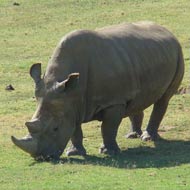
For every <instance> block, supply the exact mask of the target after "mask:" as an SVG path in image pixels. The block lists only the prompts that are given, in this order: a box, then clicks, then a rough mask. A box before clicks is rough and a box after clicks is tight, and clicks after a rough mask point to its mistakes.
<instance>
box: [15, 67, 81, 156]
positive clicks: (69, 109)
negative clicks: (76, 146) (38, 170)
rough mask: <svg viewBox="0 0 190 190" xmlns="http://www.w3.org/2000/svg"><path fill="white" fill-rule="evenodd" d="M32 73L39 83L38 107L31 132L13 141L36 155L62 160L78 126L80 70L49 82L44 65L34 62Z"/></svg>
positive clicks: (29, 126) (35, 80) (31, 122)
mask: <svg viewBox="0 0 190 190" xmlns="http://www.w3.org/2000/svg"><path fill="white" fill-rule="evenodd" d="M30 75H31V77H32V78H33V79H34V82H35V96H36V99H37V104H38V105H37V109H36V112H35V114H34V115H33V117H32V119H31V121H28V122H26V123H25V125H26V127H27V128H28V131H29V134H28V135H27V136H26V137H24V138H21V139H17V138H15V137H14V136H12V141H13V143H14V144H15V145H16V146H18V147H19V148H21V149H22V150H24V151H25V152H27V153H29V154H30V155H31V156H32V157H34V158H37V159H38V158H44V159H49V158H54V159H58V158H59V157H60V155H61V154H62V152H63V151H64V149H65V147H66V145H67V143H68V141H69V139H70V137H71V136H72V134H73V132H74V129H75V127H76V109H75V106H76V104H75V101H76V98H75V97H76V86H77V84H78V83H77V81H78V78H79V73H72V74H70V75H69V76H68V78H67V79H66V80H64V81H61V82H57V81H56V82H53V83H52V84H51V85H48V84H47V82H46V80H45V79H44V78H43V79H42V78H41V64H34V65H33V66H32V67H31V69H30Z"/></svg>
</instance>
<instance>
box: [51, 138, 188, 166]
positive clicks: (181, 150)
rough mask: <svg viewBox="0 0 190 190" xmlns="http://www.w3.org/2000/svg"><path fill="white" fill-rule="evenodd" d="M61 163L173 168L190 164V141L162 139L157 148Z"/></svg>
mask: <svg viewBox="0 0 190 190" xmlns="http://www.w3.org/2000/svg"><path fill="white" fill-rule="evenodd" d="M60 161H61V162H62V163H70V164H87V165H99V166H109V167H115V168H129V169H135V168H154V167H155V168H163V167H173V166H178V165H181V164H187V163H190V141H182V140H165V139H161V140H159V141H157V142H155V147H148V146H145V147H144V146H143V147H137V148H129V149H127V150H122V151H121V153H120V154H118V155H116V156H102V155H100V156H97V155H87V156H85V157H70V158H61V160H60ZM54 164H55V163H54Z"/></svg>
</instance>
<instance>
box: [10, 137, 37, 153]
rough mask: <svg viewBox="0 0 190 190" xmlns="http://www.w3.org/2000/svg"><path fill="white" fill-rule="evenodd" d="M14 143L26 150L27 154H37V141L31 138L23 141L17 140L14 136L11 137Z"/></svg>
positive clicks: (25, 138)
mask: <svg viewBox="0 0 190 190" xmlns="http://www.w3.org/2000/svg"><path fill="white" fill-rule="evenodd" d="M11 140H12V142H13V143H14V144H15V145H16V146H18V147H19V148H21V149H22V150H24V151H25V152H27V153H29V154H31V155H35V154H36V152H37V140H35V139H33V138H32V137H31V136H26V137H24V138H21V139H17V138H15V137H14V136H11Z"/></svg>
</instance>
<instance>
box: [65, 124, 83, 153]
mask: <svg viewBox="0 0 190 190" xmlns="http://www.w3.org/2000/svg"><path fill="white" fill-rule="evenodd" d="M82 141H83V133H82V129H81V125H78V126H77V127H76V129H75V131H74V133H73V136H72V137H71V143H72V145H71V147H70V148H69V149H68V150H67V152H66V154H67V156H73V155H81V156H85V155H86V150H85V148H84V147H83V143H82Z"/></svg>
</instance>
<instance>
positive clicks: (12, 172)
mask: <svg viewBox="0 0 190 190" xmlns="http://www.w3.org/2000/svg"><path fill="white" fill-rule="evenodd" d="M13 3H14V1H12V0H0V43H1V48H0V58H1V63H0V189H3V190H4V189H6V190H8V189H11V190H12V189H19V190H22V189H40V190H41V189H46V190H47V189H69V190H75V189H79V190H80V189H83V190H87V189H88V190H90V189H97V190H107V189H118V190H120V189H121V190H123V189H128V190H140V189H148V190H152V189H156V190H157V189H158V190H165V189H167V190H178V189H180V190H185V189H186V190H189V189H190V159H189V158H190V127H189V126H190V117H189V115H190V95H188V94H185V95H176V96H174V97H173V98H172V100H171V102H170V105H169V108H168V111H167V114H166V116H165V118H164V120H163V122H162V124H161V127H160V130H159V133H160V135H161V136H162V137H163V139H162V140H161V141H158V142H156V143H153V142H141V141H140V140H139V139H137V140H127V139H125V138H124V135H125V134H126V132H127V131H128V130H129V125H130V124H129V121H128V119H124V120H123V122H122V124H121V127H120V129H119V132H118V138H117V140H118V143H119V146H120V147H121V150H122V152H121V154H120V155H118V156H113V157H107V156H103V155H100V154H98V148H99V146H100V144H101V142H102V139H101V135H100V123H99V122H90V123H88V124H85V125H83V131H84V137H85V138H84V144H85V147H86V148H87V151H88V156H87V157H85V158H83V157H71V158H68V157H66V156H65V155H64V154H63V155H62V157H61V160H60V161H59V162H35V161H34V160H33V159H32V158H30V157H29V156H28V155H27V154H25V153H24V152H22V151H20V150H19V149H18V148H17V147H15V146H14V145H13V144H12V143H11V141H10V136H11V135H12V134H14V135H16V136H23V135H25V134H26V133H27V130H26V128H25V126H24V122H25V121H26V120H28V119H30V118H31V116H32V114H33V113H34V110H35V104H36V103H35V101H34V99H33V81H32V80H31V79H30V77H29V74H28V70H29V68H30V66H31V65H32V64H33V63H35V62H42V63H43V69H45V68H46V65H47V62H48V59H49V57H50V56H51V54H52V51H53V49H54V48H55V46H56V44H57V42H58V41H59V40H60V38H61V37H62V36H63V35H64V34H66V33H68V32H69V31H72V30H75V29H81V28H87V29H95V28H99V27H103V26H106V25H110V24H116V23H121V22H125V21H128V22H133V21H138V20H152V21H155V22H157V23H159V24H161V25H164V26H166V27H167V28H169V29H170V30H171V31H172V32H173V33H174V34H175V35H176V36H177V37H178V39H179V40H180V42H181V44H182V47H183V52H184V58H185V64H186V72H185V76H184V80H183V82H182V86H183V87H187V86H189V84H190V77H189V70H190V66H189V65H190V25H189V17H190V11H189V10H190V4H189V0H160V1H157V0H146V1H143V0H104V1H103V0H48V1H47V0H46V1H45V0H28V1H25V0H19V1H18V3H19V4H20V6H14V5H13ZM9 84H12V85H13V86H14V88H15V91H13V92H8V91H5V90H4V89H5V87H6V85H9ZM150 111H151V108H149V109H147V110H146V116H145V120H144V123H143V128H145V127H146V124H147V122H148V118H149V115H150Z"/></svg>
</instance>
